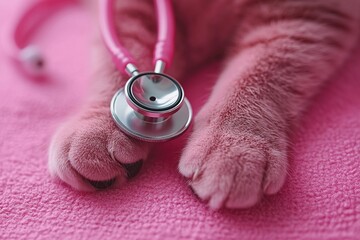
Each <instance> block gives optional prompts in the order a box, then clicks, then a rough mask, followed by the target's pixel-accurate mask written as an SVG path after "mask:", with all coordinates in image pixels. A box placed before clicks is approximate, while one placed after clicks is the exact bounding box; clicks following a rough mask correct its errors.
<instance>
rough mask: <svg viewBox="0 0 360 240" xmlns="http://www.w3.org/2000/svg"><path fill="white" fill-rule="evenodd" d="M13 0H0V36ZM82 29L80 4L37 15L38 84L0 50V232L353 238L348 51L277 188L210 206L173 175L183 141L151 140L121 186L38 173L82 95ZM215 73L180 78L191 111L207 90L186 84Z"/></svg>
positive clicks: (356, 91) (359, 91)
mask: <svg viewBox="0 0 360 240" xmlns="http://www.w3.org/2000/svg"><path fill="white" fill-rule="evenodd" d="M24 2H25V1H20V0H17V1H5V0H2V1H1V2H0V37H1V38H2V39H3V38H4V37H6V34H5V29H6V27H8V26H9V25H10V24H11V22H12V20H11V19H12V18H13V17H14V16H15V15H16V13H17V11H18V10H19V8H18V6H19V5H20V4H21V3H24ZM91 31H92V26H91V22H90V16H89V14H88V12H87V11H86V10H84V8H82V7H81V6H77V7H69V8H66V9H64V10H62V11H59V12H58V13H57V14H55V15H54V16H53V17H51V18H50V19H48V20H47V21H46V23H45V24H44V25H43V26H42V27H41V29H40V30H39V31H38V32H37V33H36V34H35V35H34V37H33V38H32V40H33V41H34V42H35V43H37V44H38V45H40V46H41V47H42V49H43V50H44V53H45V56H46V57H47V59H48V62H47V63H48V65H47V67H48V70H49V78H48V79H47V80H46V81H34V80H31V79H28V78H26V77H25V76H23V75H22V74H21V73H20V72H19V71H17V69H16V68H15V67H14V66H13V65H12V64H11V62H10V61H9V60H8V58H7V57H6V56H5V54H4V53H3V52H1V53H0V54H1V55H0V96H1V100H0V238H1V239H21V238H23V239H338V238H339V239H360V237H359V236H360V79H359V78H360V51H357V52H356V56H357V57H354V58H353V59H352V60H351V61H349V64H348V66H347V67H346V68H345V69H344V71H343V72H342V73H341V74H339V76H337V77H336V79H334V80H333V81H331V82H330V84H329V85H328V86H327V87H325V89H324V91H323V92H322V93H321V94H320V95H319V96H317V97H316V98H315V100H314V104H313V105H312V106H311V108H310V109H309V111H308V113H307V114H306V117H305V119H304V122H303V124H302V126H301V128H300V129H299V130H298V131H297V132H296V134H295V136H294V138H293V141H294V144H293V149H294V150H293V151H292V159H291V167H290V171H289V177H288V179H287V183H286V185H285V187H284V188H283V189H282V190H281V192H280V193H279V194H278V195H276V196H271V197H266V198H265V199H264V200H263V201H262V202H261V203H260V204H259V205H257V206H256V207H253V208H251V209H248V210H222V211H219V212H212V211H210V210H209V209H208V208H207V207H206V205H205V204H204V203H202V202H200V201H199V200H198V199H197V198H195V196H194V195H193V194H192V192H191V191H190V190H189V188H188V187H187V186H186V181H185V180H184V179H183V178H182V177H181V176H180V175H179V174H178V173H177V168H176V167H177V161H178V158H179V154H180V152H181V148H182V147H183V144H184V138H183V139H179V140H178V141H176V142H171V143H167V144H166V148H165V147H164V146H163V145H161V147H159V151H155V152H154V153H153V154H152V158H151V159H150V161H148V162H147V163H146V164H145V166H144V168H143V170H142V171H141V173H140V174H139V176H138V177H137V178H135V179H134V180H132V181H130V182H129V184H128V185H126V186H125V187H123V188H121V189H112V190H107V191H100V192H96V193H79V192H75V191H73V190H72V189H70V188H69V187H67V186H65V185H63V184H61V183H58V182H54V181H53V180H52V179H51V178H50V176H49V174H48V171H47V149H48V145H49V141H50V138H51V136H52V134H53V132H54V131H55V129H56V127H57V126H58V125H59V124H60V123H61V122H62V121H64V120H65V119H66V118H67V117H68V116H70V115H71V114H72V113H73V112H75V111H76V110H77V109H78V108H79V107H80V106H81V103H82V102H83V101H84V97H85V96H86V93H87V89H88V79H89V76H90V74H91V72H90V69H89V56H90V53H89V47H90V39H91ZM59 66H60V67H59ZM219 69H220V68H219V66H218V65H217V64H215V65H211V66H209V67H208V68H207V69H204V70H202V71H200V72H199V73H197V74H195V75H194V76H193V77H191V78H190V79H187V80H185V82H184V88H185V91H186V93H187V95H188V97H189V99H190V101H192V102H193V104H194V108H195V110H196V111H197V109H198V108H199V106H200V105H201V104H202V103H203V102H204V101H205V99H206V96H207V94H208V92H209V91H210V89H211V86H209V85H208V80H207V81H206V82H207V85H205V86H204V84H202V83H200V82H199V81H198V80H200V79H202V78H208V79H212V80H215V79H216V74H217V72H218V71H219ZM204 89H206V90H207V91H205V92H204ZM185 137H186V136H185ZM163 149H166V151H161V150H163Z"/></svg>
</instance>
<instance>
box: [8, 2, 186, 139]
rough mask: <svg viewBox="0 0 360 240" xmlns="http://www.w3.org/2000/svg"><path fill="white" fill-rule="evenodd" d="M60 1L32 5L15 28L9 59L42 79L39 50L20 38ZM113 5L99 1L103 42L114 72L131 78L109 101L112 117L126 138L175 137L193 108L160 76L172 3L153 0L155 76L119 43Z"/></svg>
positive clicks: (169, 49) (167, 58)
mask: <svg viewBox="0 0 360 240" xmlns="http://www.w3.org/2000/svg"><path fill="white" fill-rule="evenodd" d="M56 1H58V0H43V1H39V2H38V4H36V5H35V4H34V5H33V6H31V7H30V8H29V9H28V10H27V11H26V12H25V14H24V15H23V16H22V17H21V18H20V20H19V21H18V23H17V24H16V27H15V30H14V32H13V35H12V37H13V42H12V45H11V46H10V47H9V49H11V55H12V57H13V59H15V60H16V62H17V63H20V65H21V68H23V69H24V70H25V71H26V72H27V73H30V74H31V75H36V76H37V75H41V73H42V69H43V65H44V60H43V58H42V57H41V54H40V51H39V50H38V49H37V48H36V47H34V46H31V45H24V44H23V43H21V41H20V40H22V39H21V37H19V36H20V35H21V34H20V33H21V31H22V28H23V27H24V23H26V20H27V18H29V16H30V15H32V14H33V13H34V12H35V11H36V9H37V8H39V7H40V6H43V7H46V6H47V7H49V5H51V4H53V3H55V2H56ZM114 1H115V0H100V1H99V2H100V28H101V33H102V37H103V40H104V43H105V45H106V47H107V49H108V51H109V53H110V55H111V56H112V59H113V62H114V64H115V66H116V67H117V69H118V70H119V71H120V72H122V73H123V74H127V75H129V76H130V79H129V80H128V81H127V82H126V84H125V86H124V87H123V88H121V89H120V90H119V91H118V92H116V93H115V95H114V97H113V98H112V100H111V103H110V111H111V115H112V117H113V119H114V121H115V123H116V124H117V126H118V127H119V128H120V129H121V130H122V131H123V132H124V133H125V134H127V135H129V136H132V137H134V138H136V139H139V140H142V141H147V142H161V141H166V140H170V139H173V138H175V137H177V136H179V135H180V134H182V133H183V132H185V130H186V129H188V127H189V125H190V123H191V120H192V109H191V106H190V103H189V101H188V100H187V99H186V97H185V94H184V90H183V88H182V87H181V85H180V83H179V82H178V81H176V80H175V79H174V78H172V77H170V76H168V75H166V74H164V70H165V67H168V66H169V65H170V64H171V61H172V58H173V54H174V35H175V27H174V16H173V11H172V6H171V0H154V4H155V8H156V14H157V26H158V39H157V43H156V45H155V51H154V65H155V70H154V72H139V71H138V69H137V67H136V65H135V61H134V59H133V57H132V56H131V54H130V53H129V52H128V51H127V49H126V48H124V47H123V46H122V45H121V42H120V41H119V39H117V34H116V30H115V21H114V17H115V16H114V4H115V3H114Z"/></svg>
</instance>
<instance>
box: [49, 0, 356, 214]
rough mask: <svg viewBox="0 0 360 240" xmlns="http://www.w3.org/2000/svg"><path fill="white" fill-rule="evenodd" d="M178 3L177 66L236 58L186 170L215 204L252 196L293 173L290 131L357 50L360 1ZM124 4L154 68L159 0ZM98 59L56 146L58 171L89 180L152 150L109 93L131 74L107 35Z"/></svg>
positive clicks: (192, 144) (135, 48)
mask: <svg viewBox="0 0 360 240" xmlns="http://www.w3.org/2000/svg"><path fill="white" fill-rule="evenodd" d="M174 7H175V13H176V20H177V33H176V34H177V42H176V52H175V60H174V64H173V67H172V68H171V69H170V74H171V75H173V76H174V77H175V78H178V79H181V78H182V77H184V76H185V75H186V73H187V72H190V71H192V70H195V69H197V68H199V67H200V66H202V65H204V64H207V63H209V62H210V61H212V60H214V59H217V58H222V59H223V60H224V63H225V64H224V70H223V72H222V74H221V75H220V76H219V79H218V81H217V83H216V85H215V87H214V89H213V92H212V94H211V96H210V98H209V100H208V101H207V103H206V104H205V105H204V107H203V108H202V110H201V111H200V112H199V114H198V115H197V116H196V118H195V125H194V131H193V133H192V136H191V138H190V139H189V142H188V145H187V147H186V148H185V149H184V152H183V154H182V157H181V159H180V163H179V171H180V173H181V174H182V175H184V176H185V177H187V178H189V179H190V182H189V183H190V186H191V187H192V188H193V189H194V192H195V193H196V194H197V195H198V196H199V197H200V198H201V199H203V200H207V201H208V203H209V206H210V207H211V208H213V209H218V208H220V207H222V206H225V207H228V208H244V207H250V206H253V205H254V204H256V203H257V202H258V201H259V200H260V199H261V196H262V195H263V194H275V193H277V192H278V191H279V190H280V188H281V187H282V185H283V184H284V181H285V179H286V174H287V172H286V171H287V164H288V161H287V160H288V148H289V133H290V132H291V131H292V130H293V128H294V127H296V125H297V124H298V123H299V121H300V118H301V115H302V113H303V111H304V109H306V106H307V105H308V103H309V101H310V100H311V98H312V97H313V96H314V94H316V93H317V92H318V91H319V89H320V88H321V86H322V85H323V84H324V83H325V81H326V80H328V79H329V78H330V77H331V76H332V75H333V74H334V73H335V71H336V70H337V69H338V68H339V67H341V65H342V64H343V62H344V61H345V59H346V58H347V57H348V55H349V53H350V52H351V49H352V48H353V46H354V44H355V42H356V39H357V35H358V32H357V31H358V30H359V28H360V21H359V13H360V2H359V1H357V0H348V1H336V0H318V1H290V0H288V1H286V0H273V1H271V0H266V1H257V0H238V1H235V0H233V1H205V0H198V1H192V0H191V1H190V0H186V1H185V0H179V1H174ZM117 11H118V13H117V19H116V22H117V26H118V32H119V36H120V38H121V40H122V41H123V43H124V45H125V46H126V47H127V48H128V49H129V50H130V51H131V52H132V53H133V54H134V55H135V56H136V59H138V61H139V62H140V63H141V70H149V69H152V64H151V60H152V49H153V46H154V44H155V40H156V24H155V23H156V21H155V19H154V14H153V6H152V1H133V0H127V1H118V5H117ZM93 59H94V63H93V64H94V70H95V71H94V78H93V81H92V86H93V91H92V94H91V97H90V98H89V101H88V104H87V105H86V106H85V107H84V109H83V110H82V112H81V113H79V114H78V115H77V116H75V117H74V118H73V119H72V120H70V121H69V122H68V123H66V124H65V125H64V126H62V127H61V128H60V129H59V131H58V132H57V134H55V136H54V139H53V141H52V144H51V147H50V157H49V167H50V171H51V173H52V174H53V175H55V176H58V177H59V178H60V179H62V180H63V181H65V182H66V183H68V184H69V185H71V186H73V187H74V188H75V189H78V190H93V189H95V188H94V187H93V186H92V185H94V184H90V183H91V182H94V181H97V182H98V181H108V180H111V179H114V178H115V179H116V183H117V184H115V185H116V186H118V185H121V184H122V183H124V182H125V179H126V174H127V171H126V170H128V171H129V168H128V166H129V165H126V164H132V163H135V162H137V161H139V160H140V159H143V160H145V159H146V158H147V156H148V153H149V151H150V148H151V145H150V144H148V143H143V142H139V141H136V140H133V139H131V138H129V137H127V136H126V135H124V134H123V133H122V132H121V131H120V130H119V129H118V128H117V127H116V126H115V124H114V123H113V122H112V119H111V117H110V113H109V102H110V99H111V97H112V96H113V94H114V93H115V91H116V90H117V89H118V88H120V87H121V86H123V85H124V83H125V81H126V77H125V76H121V75H120V74H119V73H118V72H117V71H116V70H115V68H114V66H113V65H112V63H111V61H110V60H109V56H108V54H107V53H106V51H105V50H104V47H103V46H102V43H101V41H100V40H99V39H98V38H97V41H96V42H95V44H94V58H93ZM204 81H206V79H204ZM124 164H125V165H124ZM124 166H126V167H125V168H124Z"/></svg>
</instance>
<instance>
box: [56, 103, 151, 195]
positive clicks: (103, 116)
mask: <svg viewBox="0 0 360 240" xmlns="http://www.w3.org/2000/svg"><path fill="white" fill-rule="evenodd" d="M148 152H149V145H148V144H146V143H143V142H140V141H138V140H135V139H132V138H129V137H127V136H126V135H125V134H123V133H122V132H121V131H120V130H119V129H118V127H117V126H116V125H115V123H114V122H113V120H112V118H111V116H110V113H109V110H108V109H107V108H104V109H103V110H91V111H88V112H86V113H85V114H81V115H80V116H78V117H76V118H74V119H72V120H70V121H68V122H67V123H65V124H64V125H63V126H62V127H60V128H59V129H58V131H57V132H56V134H55V135H54V137H53V139H52V142H51V145H50V150H49V170H50V173H51V175H53V176H55V177H58V178H59V179H61V180H62V181H64V182H65V183H67V184H69V185H70V186H72V187H73V188H75V189H77V190H81V191H93V190H96V189H103V188H107V187H110V186H119V185H121V184H123V183H124V182H125V181H126V180H127V179H129V178H132V177H134V176H135V175H136V174H137V173H138V172H139V170H140V168H141V166H142V164H143V161H144V160H145V159H146V157H147V155H148Z"/></svg>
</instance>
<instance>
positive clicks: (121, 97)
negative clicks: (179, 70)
mask: <svg viewBox="0 0 360 240" xmlns="http://www.w3.org/2000/svg"><path fill="white" fill-rule="evenodd" d="M110 109H111V114H112V117H113V119H114V121H115V122H116V124H117V125H118V126H119V127H120V129H121V130H122V131H123V132H125V133H126V134H128V135H130V136H132V137H134V138H137V139H139V140H142V141H147V142H162V141H167V140H170V139H172V138H175V137H177V136H178V135H180V134H181V133H183V132H184V131H185V130H186V129H187V128H188V127H189V125H190V122H191V119H192V109H191V106H190V103H189V101H188V100H187V99H186V98H185V96H184V90H183V89H182V87H181V86H180V84H179V83H178V82H177V81H176V80H174V79H173V78H171V77H169V76H168V75H165V74H162V73H154V72H148V73H141V74H137V75H135V76H133V77H131V78H130V79H129V80H128V82H127V83H126V85H125V87H124V88H122V89H120V90H119V91H118V92H117V93H116V94H115V95H114V97H113V99H112V101H111V106H110Z"/></svg>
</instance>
